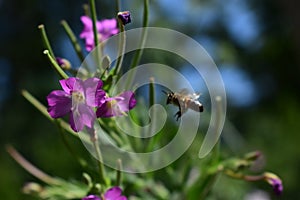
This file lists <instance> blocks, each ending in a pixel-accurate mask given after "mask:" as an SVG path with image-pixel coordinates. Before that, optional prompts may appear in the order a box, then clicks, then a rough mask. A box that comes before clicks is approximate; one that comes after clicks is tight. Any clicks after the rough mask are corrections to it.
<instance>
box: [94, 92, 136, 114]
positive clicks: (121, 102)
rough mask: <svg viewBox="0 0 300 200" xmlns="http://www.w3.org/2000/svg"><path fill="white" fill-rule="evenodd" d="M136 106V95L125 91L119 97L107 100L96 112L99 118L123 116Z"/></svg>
mask: <svg viewBox="0 0 300 200" xmlns="http://www.w3.org/2000/svg"><path fill="white" fill-rule="evenodd" d="M135 105H136V100H135V98H134V93H133V92H131V91H125V92H123V93H122V94H120V95H119V96H116V97H112V98H106V100H105V103H103V104H102V105H100V106H99V107H98V109H97V111H96V115H97V117H113V116H122V115H124V113H125V112H128V111H129V110H131V109H132V108H133V107H134V106H135Z"/></svg>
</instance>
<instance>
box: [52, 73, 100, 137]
mask: <svg viewBox="0 0 300 200" xmlns="http://www.w3.org/2000/svg"><path fill="white" fill-rule="evenodd" d="M60 84H61V86H62V88H63V90H64V91H62V90H56V91H53V92H51V93H50V94H49V95H48V96H47V101H48V106H49V107H48V112H49V114H50V116H51V117H52V118H59V117H62V116H64V115H66V114H68V113H70V119H69V122H70V126H71V128H72V129H73V130H74V131H76V132H78V131H81V130H82V129H83V128H84V126H86V127H87V128H93V125H94V121H95V119H96V114H95V112H94V109H93V108H95V107H97V106H98V105H99V102H105V92H104V91H103V90H101V87H102V81H101V80H100V79H98V78H90V79H87V80H86V81H82V80H81V79H79V78H68V79H66V80H61V81H60Z"/></svg>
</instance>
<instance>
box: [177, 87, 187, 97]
mask: <svg viewBox="0 0 300 200" xmlns="http://www.w3.org/2000/svg"><path fill="white" fill-rule="evenodd" d="M189 93H190V92H189V90H188V89H187V88H183V89H181V90H180V91H179V92H178V94H180V95H183V96H188V95H189Z"/></svg>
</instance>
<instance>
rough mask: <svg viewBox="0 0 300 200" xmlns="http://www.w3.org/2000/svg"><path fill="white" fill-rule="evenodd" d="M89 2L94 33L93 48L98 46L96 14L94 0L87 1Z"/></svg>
mask: <svg viewBox="0 0 300 200" xmlns="http://www.w3.org/2000/svg"><path fill="white" fill-rule="evenodd" d="M89 2H90V9H91V17H92V21H93V33H94V43H95V47H97V46H98V44H99V38H98V31H97V25H96V24H97V13H96V5H95V0H89Z"/></svg>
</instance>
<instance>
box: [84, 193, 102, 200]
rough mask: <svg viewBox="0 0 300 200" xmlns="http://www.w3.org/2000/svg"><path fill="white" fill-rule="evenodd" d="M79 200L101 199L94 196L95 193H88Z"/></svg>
mask: <svg viewBox="0 0 300 200" xmlns="http://www.w3.org/2000/svg"><path fill="white" fill-rule="evenodd" d="M81 200H101V198H100V197H98V196H96V195H92V194H91V195H89V196H86V197H84V198H82V199H81Z"/></svg>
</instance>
